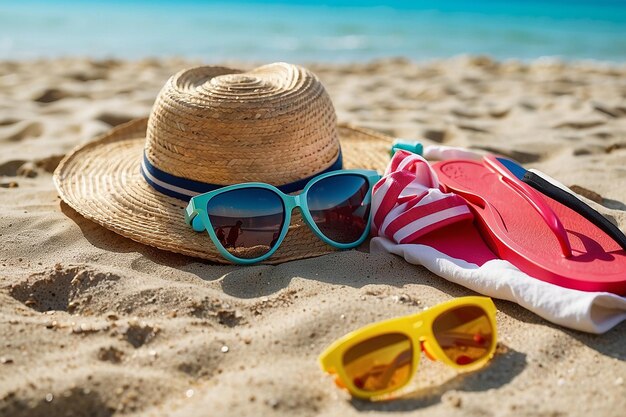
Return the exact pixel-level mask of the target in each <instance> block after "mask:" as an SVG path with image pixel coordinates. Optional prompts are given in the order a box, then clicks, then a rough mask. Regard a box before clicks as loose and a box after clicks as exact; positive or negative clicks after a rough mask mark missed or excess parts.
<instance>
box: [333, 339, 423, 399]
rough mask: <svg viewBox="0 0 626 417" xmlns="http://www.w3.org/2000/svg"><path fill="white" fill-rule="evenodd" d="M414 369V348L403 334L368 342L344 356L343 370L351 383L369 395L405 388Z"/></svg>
mask: <svg viewBox="0 0 626 417" xmlns="http://www.w3.org/2000/svg"><path fill="white" fill-rule="evenodd" d="M412 366H413V346H412V345H411V340H410V339H409V338H408V337H407V336H406V335H404V334H401V333H389V334H384V335H381V336H376V337H373V338H371V339H367V340H365V341H363V342H361V343H359V344H358V345H355V346H353V347H351V348H350V349H348V350H347V351H346V353H345V354H344V355H343V368H344V370H345V372H346V374H347V376H348V378H349V379H350V381H352V382H353V383H354V385H355V386H356V387H357V388H360V389H362V390H364V391H369V392H372V391H383V390H386V389H391V388H393V389H397V388H400V387H402V386H403V385H404V384H406V383H407V382H408V380H409V378H410V376H411V369H412Z"/></svg>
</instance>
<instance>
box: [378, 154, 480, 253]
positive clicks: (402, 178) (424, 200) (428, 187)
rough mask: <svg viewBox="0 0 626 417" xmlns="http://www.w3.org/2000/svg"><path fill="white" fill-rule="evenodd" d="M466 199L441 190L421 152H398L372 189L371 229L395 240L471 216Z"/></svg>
mask: <svg viewBox="0 0 626 417" xmlns="http://www.w3.org/2000/svg"><path fill="white" fill-rule="evenodd" d="M472 218H473V215H472V213H471V212H470V210H469V208H468V206H467V204H466V203H465V200H463V199H462V198H461V197H459V196H458V195H456V194H453V193H444V192H443V191H441V189H440V187H439V180H438V179H437V174H436V173H435V171H433V169H432V168H431V167H430V165H429V164H428V162H426V160H425V159H424V158H422V157H421V156H420V155H416V154H414V153H411V152H407V151H403V150H399V151H397V152H396V153H395V154H394V156H393V158H392V159H391V162H390V163H389V166H388V167H387V170H386V171H385V174H384V176H383V177H382V178H381V179H380V180H379V181H378V182H377V183H376V185H374V188H373V191H372V232H373V234H374V235H375V236H383V237H386V238H387V239H390V240H393V241H394V242H396V243H412V242H413V241H414V240H415V239H417V238H419V237H420V236H422V235H425V234H426V233H429V232H432V231H433V230H436V229H438V228H440V227H444V226H447V225H449V224H452V223H456V222H458V221H461V220H466V219H472Z"/></svg>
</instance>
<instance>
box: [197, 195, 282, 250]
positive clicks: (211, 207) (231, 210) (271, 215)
mask: <svg viewBox="0 0 626 417" xmlns="http://www.w3.org/2000/svg"><path fill="white" fill-rule="evenodd" d="M206 210H207V214H208V216H209V220H211V225H212V226H213V230H214V231H215V234H216V235H217V239H218V240H219V241H220V243H221V244H222V246H223V247H224V248H225V249H226V250H227V251H228V252H230V253H231V254H232V255H233V256H235V257H237V258H240V259H253V258H258V257H259V256H263V255H265V254H266V253H267V252H269V251H270V249H271V248H272V247H274V245H275V244H276V243H277V241H278V237H279V235H280V232H281V230H282V228H283V225H284V222H285V206H284V205H283V200H282V199H281V198H280V197H279V196H278V194H276V193H275V192H273V191H271V190H267V189H265V188H245V189H241V190H232V191H227V192H224V193H222V194H218V195H216V196H215V197H213V198H212V199H211V200H209V203H208V204H207V209H206Z"/></svg>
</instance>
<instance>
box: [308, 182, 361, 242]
mask: <svg viewBox="0 0 626 417" xmlns="http://www.w3.org/2000/svg"><path fill="white" fill-rule="evenodd" d="M307 205H308V206H309V212H310V213H311V216H312V217H313V221H315V224H317V227H318V228H319V229H320V231H321V232H322V233H323V234H324V236H326V237H327V238H329V239H330V240H332V241H334V242H337V243H354V242H356V241H358V240H359V239H360V238H361V236H363V233H364V232H365V228H366V227H367V221H368V219H369V214H370V199H369V183H368V181H367V179H366V178H365V177H363V176H361V175H357V174H354V175H352V174H346V175H335V176H332V177H327V178H324V179H322V180H320V181H318V182H316V183H315V184H313V186H312V187H311V188H310V189H309V192H308V194H307Z"/></svg>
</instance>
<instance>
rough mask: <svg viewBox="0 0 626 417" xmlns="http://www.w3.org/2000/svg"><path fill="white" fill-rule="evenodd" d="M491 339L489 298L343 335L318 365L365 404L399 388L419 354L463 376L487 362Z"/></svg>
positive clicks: (454, 302)
mask: <svg viewBox="0 0 626 417" xmlns="http://www.w3.org/2000/svg"><path fill="white" fill-rule="evenodd" d="M496 339H497V335H496V306H495V305H494V304H493V301H491V298H487V297H478V296H472V297H461V298H457V299H455V300H451V301H448V302H445V303H441V304H438V305H437V306H435V307H432V308H430V309H428V310H426V311H422V312H419V313H417V314H413V315H410V316H404V317H397V318H393V319H389V320H385V321H381V322H378V323H373V324H370V325H368V326H365V327H362V328H361V329H359V330H356V331H353V332H351V333H348V334H347V335H345V336H344V337H342V338H341V339H339V340H337V341H335V342H334V343H333V344H332V345H330V346H329V347H328V348H326V350H325V351H324V352H323V353H322V354H321V355H320V357H319V362H320V365H321V367H322V369H323V370H324V371H325V372H328V373H330V374H334V375H335V383H336V384H337V385H338V386H339V387H341V388H346V389H347V390H348V391H349V392H350V393H351V394H352V395H353V396H355V397H359V398H366V399H370V398H372V397H377V396H381V395H384V394H389V393H391V392H393V391H397V390H399V389H400V388H402V387H404V386H405V385H406V384H407V383H408V382H409V381H410V380H411V379H412V378H413V375H414V374H415V370H416V369H417V365H418V363H419V359H420V354H421V351H422V350H423V351H424V353H425V354H426V356H428V357H429V358H430V359H432V360H437V359H438V360H440V361H441V362H443V363H445V364H447V365H449V366H451V367H453V368H456V369H457V370H459V371H462V372H468V371H473V370H476V369H479V368H481V367H482V366H484V365H485V364H486V363H487V362H488V361H489V359H491V358H492V357H493V354H494V352H495V350H496Z"/></svg>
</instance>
